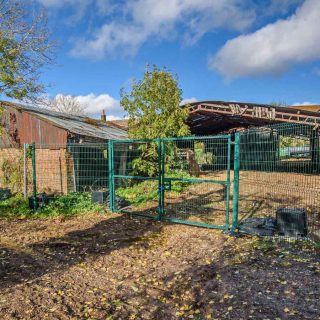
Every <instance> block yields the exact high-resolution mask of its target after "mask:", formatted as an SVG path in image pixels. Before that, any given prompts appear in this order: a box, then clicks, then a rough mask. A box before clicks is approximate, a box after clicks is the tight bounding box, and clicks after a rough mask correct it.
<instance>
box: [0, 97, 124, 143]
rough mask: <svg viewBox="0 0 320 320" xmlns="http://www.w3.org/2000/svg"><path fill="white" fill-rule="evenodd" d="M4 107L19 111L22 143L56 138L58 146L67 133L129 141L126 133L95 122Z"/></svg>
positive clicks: (28, 108) (13, 105)
mask: <svg viewBox="0 0 320 320" xmlns="http://www.w3.org/2000/svg"><path fill="white" fill-rule="evenodd" d="M0 106H1V107H3V108H11V109H14V110H16V111H17V112H15V114H16V118H17V119H16V122H17V126H18V128H19V136H20V140H21V141H20V142H21V143H29V142H30V141H39V143H41V142H43V141H48V140H50V138H51V140H52V138H54V143H59V144H65V143H66V141H67V133H73V134H76V135H79V136H84V137H90V138H93V139H95V138H96V139H100V140H108V139H117V140H121V139H126V138H127V132H126V131H124V130H122V129H120V128H115V127H112V126H109V125H107V124H106V123H103V122H101V121H98V120H95V119H91V118H87V117H80V116H74V115H68V114H64V113H60V112H54V111H50V110H47V109H43V108H37V107H34V106H30V105H22V104H17V103H11V102H4V101H0ZM9 122H10V123H12V121H9ZM8 129H9V130H10V128H8ZM12 134H14V132H11V135H12Z"/></svg>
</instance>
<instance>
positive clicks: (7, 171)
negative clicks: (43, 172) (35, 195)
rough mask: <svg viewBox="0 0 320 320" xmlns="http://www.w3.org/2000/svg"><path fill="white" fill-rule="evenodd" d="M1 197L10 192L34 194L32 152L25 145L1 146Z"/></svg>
mask: <svg viewBox="0 0 320 320" xmlns="http://www.w3.org/2000/svg"><path fill="white" fill-rule="evenodd" d="M0 190H1V194H2V195H1V194H0V198H1V199H2V198H4V197H7V196H8V195H9V194H14V193H21V194H24V195H25V196H28V195H30V194H32V191H33V181H32V154H31V149H30V148H28V147H26V146H24V147H6V148H0Z"/></svg>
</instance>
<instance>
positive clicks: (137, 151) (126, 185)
mask: <svg viewBox="0 0 320 320" xmlns="http://www.w3.org/2000/svg"><path fill="white" fill-rule="evenodd" d="M111 150H112V151H111V153H112V166H113V170H112V182H111V189H112V191H111V192H112V198H113V208H112V209H113V211H115V212H125V213H134V214H137V215H141V216H148V217H154V218H156V217H158V214H159V183H160V182H159V181H160V180H159V179H160V178H159V177H160V167H159V166H160V142H159V141H158V140H143V141H141V140H129V141H113V142H112V148H111Z"/></svg>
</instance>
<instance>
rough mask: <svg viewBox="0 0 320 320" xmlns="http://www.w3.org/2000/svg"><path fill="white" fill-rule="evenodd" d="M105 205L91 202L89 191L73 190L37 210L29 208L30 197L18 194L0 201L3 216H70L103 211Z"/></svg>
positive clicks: (0, 210)
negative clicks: (26, 197)
mask: <svg viewBox="0 0 320 320" xmlns="http://www.w3.org/2000/svg"><path fill="white" fill-rule="evenodd" d="M103 212H104V207H103V206H102V205H100V204H96V203H92V202H91V194H90V193H88V192H84V193H78V192H73V193H70V194H68V195H63V196H57V197H55V198H54V199H53V200H52V201H50V203H49V204H48V205H46V206H44V207H41V208H39V209H38V210H36V211H33V210H31V209H29V205H28V199H25V198H24V197H23V195H21V194H16V195H14V196H12V197H10V198H8V199H6V200H3V201H0V217H1V218H17V217H18V218H46V217H59V216H64V217H70V216H75V215H79V214H85V213H103Z"/></svg>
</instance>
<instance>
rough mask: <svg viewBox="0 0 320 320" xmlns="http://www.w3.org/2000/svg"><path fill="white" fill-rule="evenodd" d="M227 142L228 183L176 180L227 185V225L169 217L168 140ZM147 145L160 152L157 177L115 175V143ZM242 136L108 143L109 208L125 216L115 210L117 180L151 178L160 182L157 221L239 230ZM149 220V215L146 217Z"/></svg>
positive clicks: (113, 141)
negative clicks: (231, 192) (232, 186)
mask: <svg viewBox="0 0 320 320" xmlns="http://www.w3.org/2000/svg"><path fill="white" fill-rule="evenodd" d="M201 138H203V139H212V140H215V139H226V144H227V169H226V173H227V179H226V180H203V179H191V178H181V179H179V178H177V180H178V181H186V182H191V183H192V182H198V183H202V182H207V183H213V184H221V185H224V186H226V200H225V201H226V216H225V224H224V225H215V224H208V223H202V222H192V221H187V220H183V219H176V218H170V217H166V216H165V209H166V208H165V191H166V182H168V181H169V180H172V178H167V177H166V175H165V171H164V167H165V145H164V144H165V141H195V140H199V139H201ZM117 142H118V143H135V142H136V143H137V142H138V143H148V142H153V143H156V144H157V149H158V166H159V167H158V177H140V176H123V175H121V176H120V175H115V172H114V144H115V143H117ZM239 142H240V136H239V134H235V141H234V143H233V142H232V139H231V135H230V134H229V135H216V136H205V137H182V138H158V139H143V140H139V139H131V140H109V144H108V161H109V208H110V210H111V211H112V212H118V213H126V212H124V211H121V210H117V209H116V208H115V179H117V178H120V179H136V180H139V179H140V180H141V179H148V180H150V179H151V180H157V181H158V208H157V215H156V217H151V218H155V219H156V220H160V221H161V220H162V221H169V222H174V223H181V224H187V225H194V226H198V227H206V228H213V229H222V230H229V229H231V231H235V229H236V228H237V219H238V185H239ZM231 145H234V188H233V189H234V191H233V206H232V224H231V227H230V224H229V209H230V187H231V180H230V167H231ZM130 214H132V215H139V216H146V215H142V214H139V213H137V214H136V213H134V212H130ZM146 217H148V218H150V216H146Z"/></svg>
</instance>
